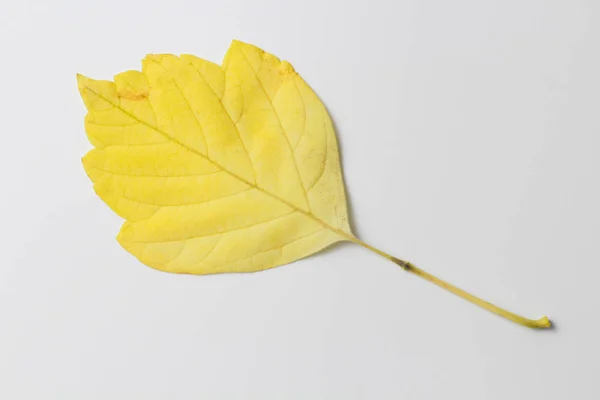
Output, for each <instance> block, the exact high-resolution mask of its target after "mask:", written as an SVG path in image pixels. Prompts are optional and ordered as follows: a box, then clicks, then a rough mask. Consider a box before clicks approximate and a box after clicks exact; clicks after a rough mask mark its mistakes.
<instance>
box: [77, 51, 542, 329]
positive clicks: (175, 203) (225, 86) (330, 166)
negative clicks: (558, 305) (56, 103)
mask: <svg viewBox="0 0 600 400" xmlns="http://www.w3.org/2000/svg"><path fill="white" fill-rule="evenodd" d="M78 84H79V90H80V92H81V96H82V98H83V101H84V103H85V105H86V107H87V109H88V114H87V116H86V117H85V129H86V131H87V135H88V138H89V140H90V142H91V143H92V144H93V145H94V146H95V148H94V149H93V150H91V151H90V152H89V153H88V154H86V155H85V157H84V158H83V165H84V167H85V170H86V172H87V174H88V176H89V177H90V179H91V180H92V181H93V182H94V189H95V191H96V193H97V194H98V195H99V196H100V197H101V198H102V200H104V201H105V202H106V203H107V204H108V205H109V206H110V207H111V208H112V209H113V210H114V211H115V212H116V213H117V214H119V215H120V216H121V217H123V218H124V219H125V220H126V222H125V223H124V224H123V226H122V228H121V231H120V233H119V235H118V237H117V239H118V241H119V243H120V244H121V245H122V246H123V247H124V248H125V249H126V250H127V251H129V252H130V253H132V254H133V255H134V256H136V257H137V258H138V259H139V260H140V261H141V262H143V263H144V264H146V265H148V266H150V267H152V268H156V269H159V270H163V271H168V272H176V273H191V274H212V273H222V272H252V271H258V270H264V269H268V268H273V267H276V266H279V265H283V264H287V263H290V262H292V261H295V260H298V259H300V258H303V257H306V256H308V255H310V254H313V253H315V252H317V251H319V250H321V249H323V248H324V247H326V246H328V245H330V244H332V243H335V242H338V241H342V240H349V241H352V242H354V243H357V244H359V245H361V246H363V247H365V248H367V249H369V250H371V251H374V252H375V253H377V254H379V255H381V256H383V257H385V258H387V259H389V260H391V261H393V262H395V263H396V264H398V265H400V266H401V267H403V268H404V269H406V270H407V271H410V272H412V273H414V274H416V275H419V276H421V277H423V278H425V279H427V280H430V281H431V282H433V283H435V284H437V285H439V286H442V287H444V288H445V289H448V290H450V291H452V292H453V293H455V294H457V295H459V296H461V297H463V298H466V299H467V300H469V301H471V302H473V303H476V304H479V305H480V306H482V307H484V308H486V309H488V310H490V311H492V312H495V313H497V314H500V315H502V316H504V317H506V318H509V319H511V320H513V321H516V322H518V323H521V324H523V325H527V326H533V327H544V326H546V325H547V326H549V323H548V322H547V319H546V320H545V321H544V320H543V319H541V320H538V321H532V320H528V319H526V318H523V317H520V316H517V315H515V314H512V313H509V312H508V311H505V310H502V309H500V308H498V307H495V306H493V305H491V304H489V303H485V302H483V301H482V300H480V299H478V298H475V297H473V296H471V295H469V294H468V293H465V292H463V291H462V290H460V289H458V288H456V287H454V286H452V285H450V284H448V283H446V282H444V281H441V280H439V279H438V278H436V277H434V276H432V275H429V274H427V273H426V272H425V271H422V270H420V269H418V268H417V267H415V266H414V265H413V264H411V263H408V262H406V261H402V260H400V259H397V258H395V257H393V256H391V255H389V254H387V253H385V252H383V251H381V250H379V249H376V248H374V247H372V246H370V245H368V244H366V243H364V242H362V241H360V240H359V239H357V238H356V237H355V236H354V235H353V234H352V232H351V231H350V227H349V224H348V212H347V208H346V198H345V194H344V185H343V181H342V173H341V168H340V160H339V154H338V146H337V141H336V136H335V133H334V130H333V126H332V123H331V120H330V118H329V115H328V113H327V110H326V109H325V106H324V105H323V103H322V102H321V101H320V100H319V98H318V97H317V95H316V94H315V93H314V92H313V91H312V89H311V88H310V87H309V86H308V85H307V84H306V82H304V80H303V79H302V78H301V77H300V76H299V75H298V74H297V73H296V71H295V70H294V68H293V67H292V66H291V65H290V64H289V63H288V62H286V61H280V60H279V59H278V58H277V57H275V56H274V55H272V54H269V53H266V52H264V51H263V50H261V49H259V48H257V47H255V46H252V45H249V44H245V43H242V42H239V41H234V42H233V43H232V44H231V47H230V48H229V50H228V51H227V54H226V56H225V59H224V61H223V65H222V66H219V65H216V64H213V63H211V62H209V61H206V60H203V59H200V58H197V57H194V56H191V55H181V56H179V57H176V56H174V55H170V54H154V55H148V56H146V58H145V59H144V60H143V62H142V70H141V71H127V72H123V73H120V74H118V75H116V76H115V78H114V81H100V80H93V79H90V78H87V77H84V76H81V75H79V76H78ZM478 302H480V303H478Z"/></svg>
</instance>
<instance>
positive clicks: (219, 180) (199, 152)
mask: <svg viewBox="0 0 600 400" xmlns="http://www.w3.org/2000/svg"><path fill="white" fill-rule="evenodd" d="M79 89H80V91H81V95H82V97H83V100H84V102H85V104H86V106H87V108H88V111H89V112H88V115H87V116H86V119H85V125H86V130H87V133H88V136H89V138H90V141H91V142H92V143H93V144H94V145H95V146H96V148H95V149H94V150H92V151H90V152H89V153H88V154H87V155H86V156H85V157H84V159H83V164H84V167H85V169H86V171H87V174H88V175H89V177H90V178H91V180H92V181H93V182H94V188H95V190H96V192H97V193H98V195H99V196H100V197H101V198H102V199H103V200H104V201H105V202H106V203H107V204H108V205H109V206H110V207H111V208H112V209H113V210H114V211H115V212H116V213H117V214H119V215H120V216H122V217H123V218H125V219H126V220H127V222H125V224H124V225H123V227H122V229H121V232H120V233H119V236H118V240H119V242H120V243H121V245H122V246H123V247H124V248H125V249H126V250H127V251H129V252H131V253H132V254H133V255H135V256H136V257H137V258H138V259H139V260H140V261H142V262H143V263H145V264H147V265H149V266H151V267H153V268H156V269H160V270H164V271H169V272H180V273H193V274H210V273H217V272H250V271H257V270H262V269H266V268H272V267H276V266H278V265H282V264H286V263H289V262H292V261H294V260H297V259H299V258H302V257H305V256H308V255H310V254H312V253H315V252H316V251H319V250H321V249H322V248H324V247H326V246H328V245H330V244H332V243H334V242H337V241H340V240H346V239H347V238H348V237H349V236H352V233H351V232H350V228H349V225H348V215H347V210H346V199H345V194H344V186H343V182H342V174H341V169H340V161H339V155H338V150H337V143H336V138H335V133H334V130H333V127H332V124H331V120H330V118H329V115H328V114H327V110H326V109H325V107H324V105H323V103H322V102H321V101H320V100H319V98H318V97H317V96H316V95H315V93H314V92H313V91H312V90H311V88H310V87H309V86H308V85H307V84H306V82H304V80H303V79H302V78H301V77H300V76H299V75H298V74H297V73H296V72H295V71H294V68H293V67H292V66H291V65H290V64H289V63H287V62H285V61H283V62H281V61H280V60H279V59H278V58H276V57H275V56H273V55H271V54H268V53H265V52H264V51H262V50H260V49H258V48H257V47H254V46H252V45H248V44H245V43H241V42H237V41H235V42H233V44H232V45H231V47H230V49H229V51H228V52H227V55H226V56H225V61H224V63H223V66H222V67H220V66H218V65H216V64H213V63H211V62H208V61H205V60H202V59H200V58H197V57H194V56H190V55H182V56H180V57H176V56H173V55H168V54H161V55H149V56H147V57H146V58H145V59H144V61H143V63H142V71H141V72H138V71H127V72H124V73H121V74H119V75H117V76H116V77H115V79H114V82H108V81H96V80H92V79H89V78H85V77H83V76H79Z"/></svg>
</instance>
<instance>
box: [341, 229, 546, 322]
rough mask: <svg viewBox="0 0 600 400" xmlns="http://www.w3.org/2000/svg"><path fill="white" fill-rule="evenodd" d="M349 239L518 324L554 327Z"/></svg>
mask: <svg viewBox="0 0 600 400" xmlns="http://www.w3.org/2000/svg"><path fill="white" fill-rule="evenodd" d="M348 239H349V240H350V241H352V242H354V243H356V244H358V245H360V246H362V247H364V248H366V249H368V250H371V251H373V252H374V253H377V254H379V255H380V256H382V257H385V258H387V259H388V260H390V261H392V262H393V263H395V264H397V265H399V266H400V267H401V268H402V269H404V270H405V271H407V272H411V273H413V274H415V275H417V276H418V277H420V278H423V279H425V280H427V281H429V282H431V283H433V284H434V285H437V286H439V287H441V288H444V289H446V290H447V291H449V292H451V293H453V294H455V295H457V296H458V297H461V298H463V299H465V300H467V301H469V302H471V303H473V304H475V305H478V306H479V307H481V308H483V309H485V310H488V311H490V312H493V313H494V314H497V315H499V316H501V317H504V318H506V319H509V320H511V321H513V322H516V323H517V324H520V325H523V326H526V327H528V328H534V329H544V328H550V327H552V323H551V322H550V320H549V319H548V317H546V316H544V317H542V318H539V319H535V320H534V319H529V318H525V317H522V316H520V315H517V314H514V313H512V312H510V311H507V310H505V309H503V308H500V307H497V306H495V305H494V304H492V303H489V302H487V301H485V300H482V299H480V298H479V297H476V296H473V295H472V294H470V293H468V292H465V291H464V290H462V289H460V288H458V287H456V286H454V285H452V284H450V283H448V282H446V281H443V280H442V279H439V278H438V277H436V276H434V275H431V274H430V273H428V272H425V271H423V270H422V269H420V268H417V267H416V266H414V265H413V264H412V263H410V262H408V261H404V260H401V259H399V258H396V257H394V256H391V255H389V254H387V253H386V252H384V251H381V250H379V249H377V248H375V247H373V246H371V245H369V244H367V243H365V242H363V241H361V240H359V239H357V238H351V237H348Z"/></svg>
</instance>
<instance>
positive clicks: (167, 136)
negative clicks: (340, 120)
mask: <svg viewBox="0 0 600 400" xmlns="http://www.w3.org/2000/svg"><path fill="white" fill-rule="evenodd" d="M83 86H84V87H85V88H86V89H87V90H89V91H90V92H92V93H94V94H95V95H96V96H98V97H99V98H101V99H102V100H104V101H106V102H107V103H108V104H110V105H112V106H113V107H115V108H116V109H118V110H119V111H121V112H122V113H123V114H125V115H127V116H128V117H130V118H132V119H134V120H136V121H138V122H139V123H140V124H142V125H145V126H147V127H148V128H150V129H153V130H154V131H156V132H157V133H158V134H160V135H161V136H163V137H164V138H165V139H167V140H169V141H172V142H173V143H175V144H177V145H179V146H181V147H182V148H184V149H185V150H187V151H190V152H192V153H194V154H196V155H198V156H200V157H202V158H203V159H205V160H206V161H208V162H210V163H212V164H213V165H214V166H216V167H217V168H219V169H220V170H221V171H223V172H225V173H227V174H229V175H231V176H232V177H234V178H236V179H238V180H239V181H241V182H243V183H245V184H246V185H248V186H250V187H252V188H254V189H257V190H259V191H261V192H262V193H264V194H266V195H268V196H270V197H272V198H273V199H275V200H278V201H280V202H281V203H283V204H285V205H287V206H288V207H290V208H291V209H293V210H294V211H297V212H299V213H301V214H303V215H305V216H306V217H308V218H310V219H312V220H314V221H316V222H318V223H319V224H321V225H322V226H323V227H325V228H326V229H329V230H330V231H332V232H334V233H336V234H338V235H339V236H341V237H343V238H344V239H345V240H349V241H351V242H354V243H357V244H360V245H363V246H364V243H363V242H362V241H361V240H359V239H357V238H355V237H354V236H352V235H350V234H348V233H346V232H344V231H342V230H341V229H338V228H335V227H333V226H331V225H330V224H328V223H327V222H325V221H323V220H322V219H321V218H319V217H317V216H316V215H314V214H313V213H311V212H307V211H304V210H303V209H301V208H299V207H297V206H295V205H294V204H292V203H290V202H289V201H287V200H285V199H283V198H281V197H279V196H277V195H276V194H274V193H271V192H269V191H268V190H266V189H263V188H261V187H260V186H258V185H257V184H254V183H251V182H249V181H247V180H246V179H244V178H242V177H241V176H239V175H238V174H236V173H235V172H232V171H229V170H228V169H227V168H225V167H224V166H222V165H221V164H219V163H218V162H216V161H214V160H212V159H211V158H209V157H208V156H206V155H205V154H202V153H200V152H199V151H197V150H195V149H193V148H191V147H189V146H187V145H186V144H185V143H183V142H181V141H179V140H178V139H177V138H175V137H173V136H171V135H169V134H167V133H166V132H163V131H162V130H160V129H159V128H158V127H156V126H153V125H151V124H149V123H147V122H146V121H143V120H141V119H139V118H138V117H136V116H135V115H133V114H132V113H130V112H128V111H127V110H125V109H123V108H122V107H121V106H120V105H118V104H115V103H114V102H112V101H111V100H110V99H108V98H106V97H105V96H103V95H102V94H101V93H98V92H97V91H95V90H94V89H92V88H90V87H89V86H87V85H85V84H84V85H83Z"/></svg>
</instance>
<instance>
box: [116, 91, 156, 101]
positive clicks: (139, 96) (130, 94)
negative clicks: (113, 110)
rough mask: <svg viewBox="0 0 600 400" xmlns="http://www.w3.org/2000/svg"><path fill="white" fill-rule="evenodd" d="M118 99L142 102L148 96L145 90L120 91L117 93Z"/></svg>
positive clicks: (148, 93)
mask: <svg viewBox="0 0 600 400" xmlns="http://www.w3.org/2000/svg"><path fill="white" fill-rule="evenodd" d="M118 95H119V98H121V99H127V100H144V99H147V98H148V96H149V95H150V92H148V91H147V90H141V91H134V90H122V91H120V92H119V93H118Z"/></svg>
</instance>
